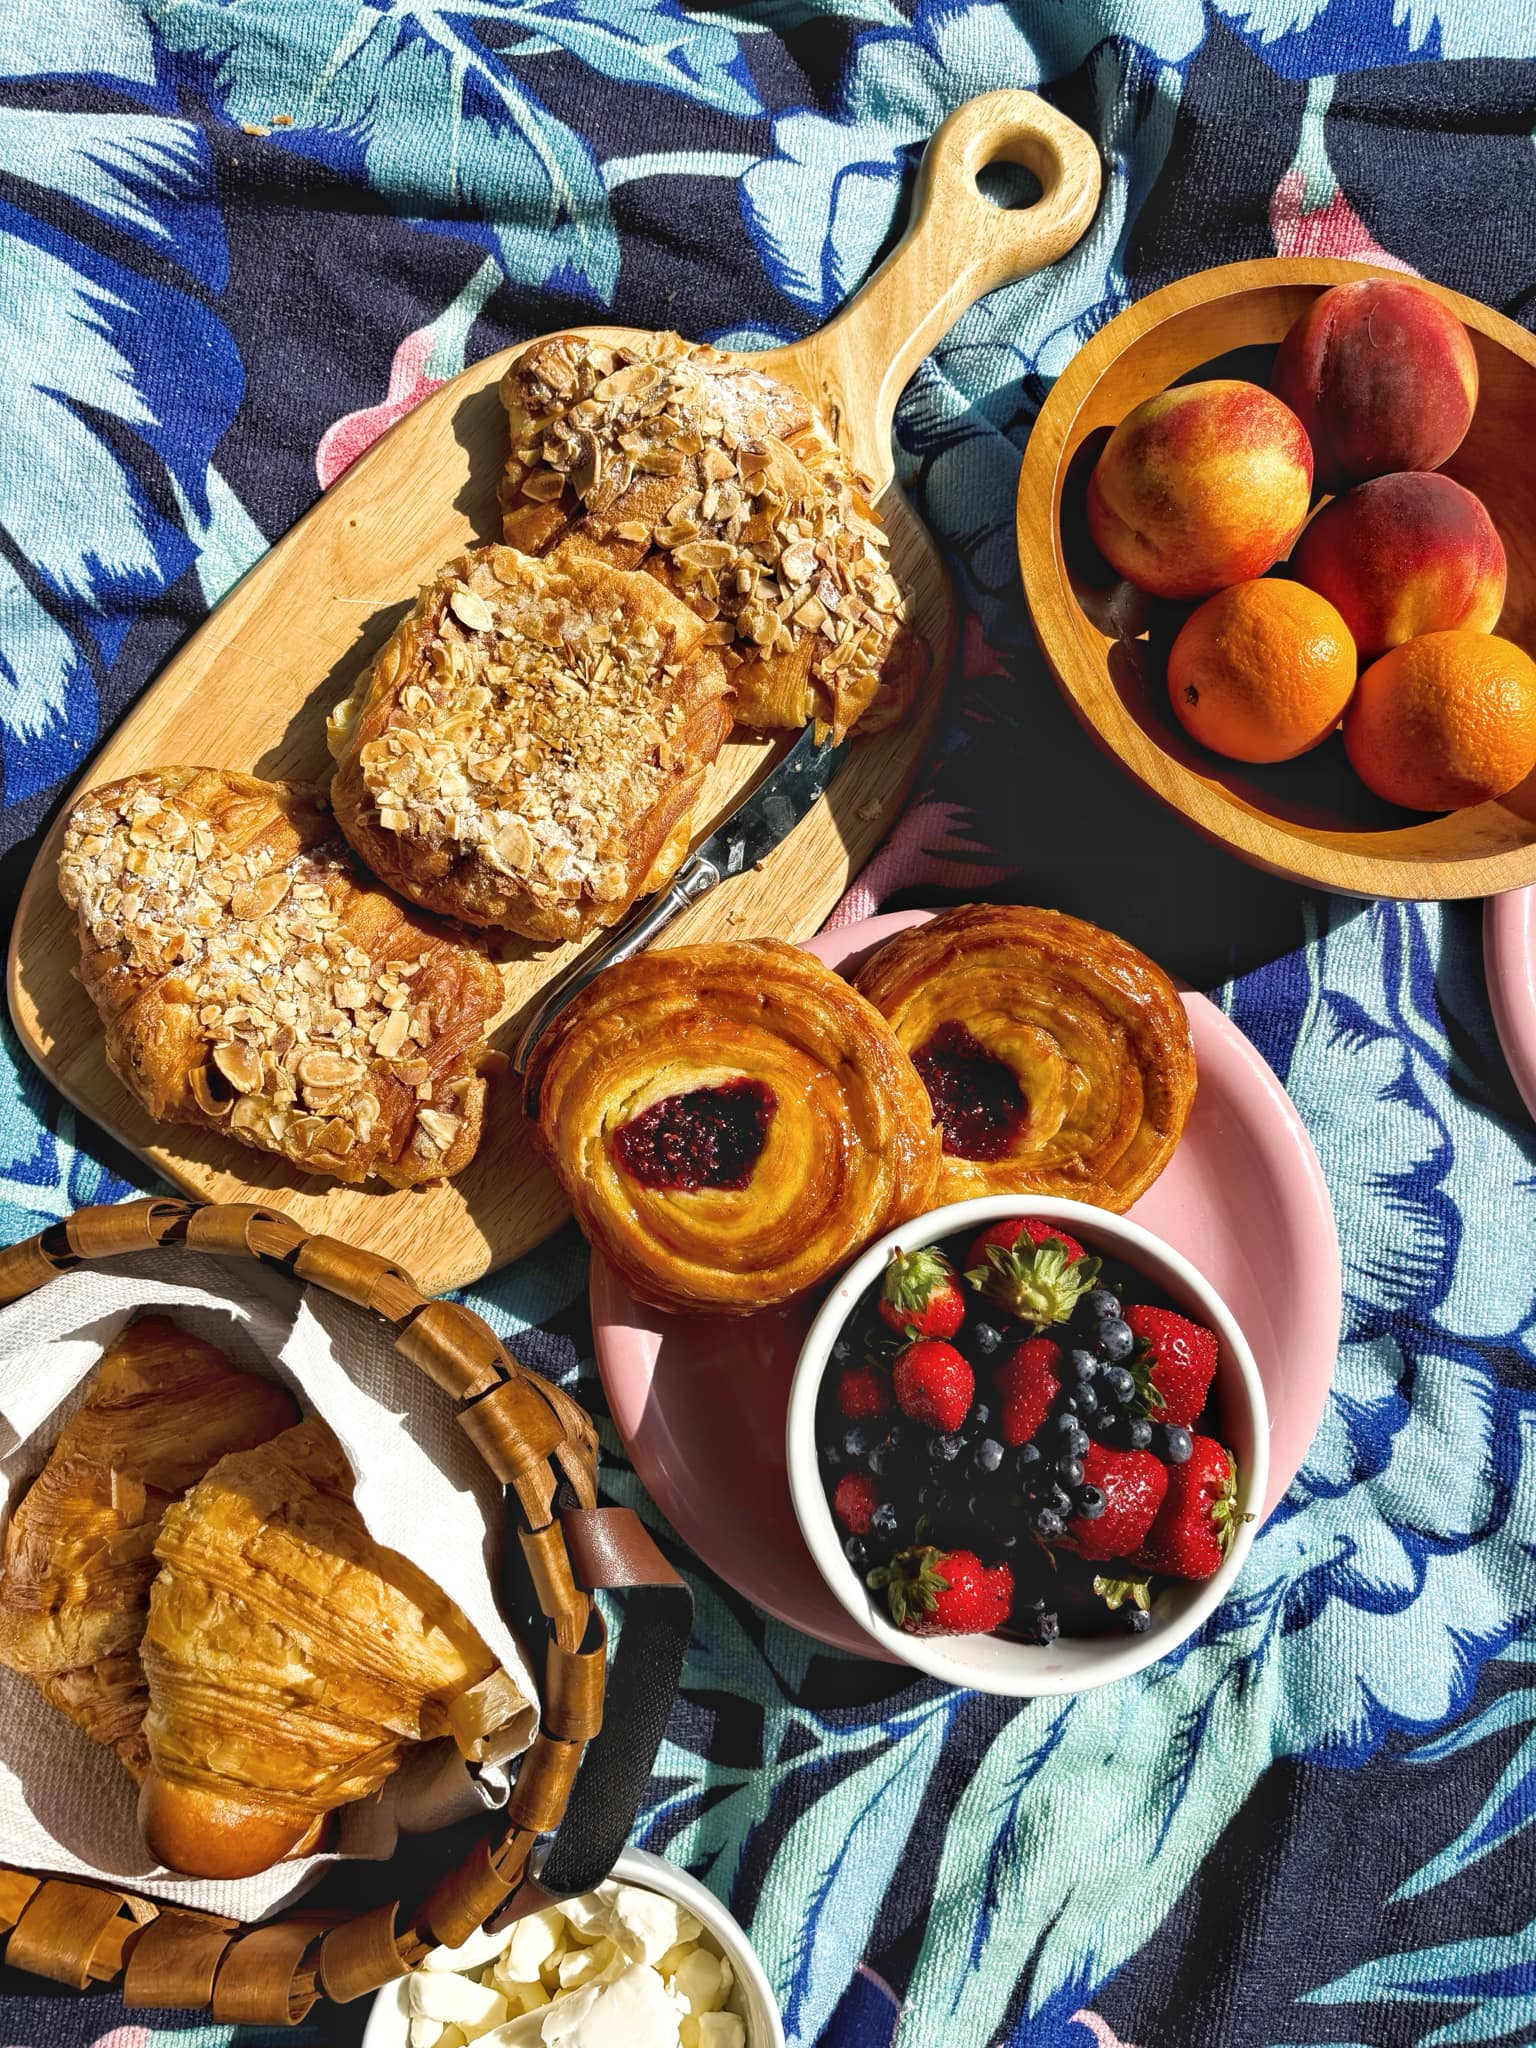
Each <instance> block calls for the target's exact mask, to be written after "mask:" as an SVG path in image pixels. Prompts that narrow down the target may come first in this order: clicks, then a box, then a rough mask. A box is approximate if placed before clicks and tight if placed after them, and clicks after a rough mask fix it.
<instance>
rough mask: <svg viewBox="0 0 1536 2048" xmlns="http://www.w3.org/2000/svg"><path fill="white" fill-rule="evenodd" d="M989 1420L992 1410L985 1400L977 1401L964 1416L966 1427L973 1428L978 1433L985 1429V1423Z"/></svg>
mask: <svg viewBox="0 0 1536 2048" xmlns="http://www.w3.org/2000/svg"><path fill="white" fill-rule="evenodd" d="M991 1420H992V1410H991V1409H990V1408H989V1407H988V1406H987V1404H986V1402H985V1401H978V1402H977V1403H976V1405H975V1407H974V1408H973V1409H972V1410H971V1412H970V1414H969V1415H968V1416H967V1417H966V1418H965V1424H966V1428H967V1429H973V1430H975V1431H976V1433H977V1434H978V1435H980V1434H981V1433H982V1432H983V1431H985V1429H986V1426H987V1424H988V1423H989V1422H990V1421H991Z"/></svg>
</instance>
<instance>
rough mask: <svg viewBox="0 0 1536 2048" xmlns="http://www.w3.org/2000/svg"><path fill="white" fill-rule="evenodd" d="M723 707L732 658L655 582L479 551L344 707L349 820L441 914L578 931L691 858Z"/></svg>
mask: <svg viewBox="0 0 1536 2048" xmlns="http://www.w3.org/2000/svg"><path fill="white" fill-rule="evenodd" d="M726 694H727V686H726V679H725V669H724V666H723V664H722V662H721V660H720V654H719V650H718V649H717V648H714V647H710V646H707V645H706V644H705V641H704V629H703V627H702V626H701V625H700V623H699V621H698V619H697V618H695V616H694V615H693V613H692V612H691V611H689V609H688V607H687V606H686V605H684V604H681V603H679V602H678V600H677V599H676V598H675V597H673V596H671V595H670V593H669V592H667V591H665V590H663V589H662V587H661V586H660V584H658V583H657V582H656V581H655V580H654V579H653V578H651V577H649V576H629V575H624V574H622V573H620V572H619V571H617V570H614V569H610V568H606V567H604V565H603V564H602V563H600V562H594V561H571V562H535V561H532V560H530V559H529V557H528V556H527V555H521V554H519V553H518V552H517V550H516V549H515V548H504V547H486V548H476V549H474V550H473V551H472V552H471V553H469V554H466V555H462V556H460V557H459V558H458V560H456V561H453V562H450V563H448V564H447V566H446V567H445V568H444V569H442V570H441V571H440V572H439V573H438V575H437V577H436V578H435V579H434V581H433V582H431V583H429V584H428V585H427V587H426V588H425V589H424V590H423V591H422V593H421V596H420V598H419V600H418V601H417V604H416V608H415V610H414V611H412V612H411V614H410V615H409V617H408V618H406V619H404V620H403V621H402V622H401V624H400V625H399V626H398V627H397V628H396V630H395V632H394V634H393V635H392V637H391V638H390V639H389V640H388V641H387V642H386V643H385V645H384V646H383V648H381V650H380V652H379V654H378V656H377V658H376V660H375V661H374V664H373V667H372V669H371V670H370V671H369V673H368V674H367V675H365V676H364V678H363V680H362V682H361V683H360V684H359V686H358V689H357V690H356V692H355V693H354V694H353V695H352V696H351V697H350V698H348V699H347V700H346V701H345V702H344V703H343V704H341V705H340V706H339V707H338V708H337V710H336V711H335V712H334V713H333V714H332V717H331V721H330V732H329V737H330V744H331V752H332V753H333V754H334V755H335V756H336V762H337V767H336V774H335V778H334V780H333V781H332V784H331V802H332V804H333V805H334V807H335V811H336V822H337V823H338V824H339V825H340V827H341V829H342V831H343V832H344V833H345V834H346V836H347V838H348V839H349V840H350V841H351V842H352V844H353V846H354V847H355V848H356V849H357V851H358V853H359V854H360V855H361V857H362V858H363V859H364V860H365V861H366V862H367V863H368V865H369V867H371V868H372V869H373V871H374V873H375V874H376V875H379V876H380V877H382V879H383V880H384V881H386V882H388V883H389V885H390V886H391V888H394V889H398V890H399V891H400V893H401V895H402V896H409V897H410V898H411V900H412V901H413V902H415V903H420V904H421V905H423V907H424V908H426V909H428V910H436V911H440V912H442V913H443V914H444V915H445V916H450V917H458V918H462V919H464V920H465V921H466V922H467V923H469V924H475V925H489V926H494V927H499V928H501V929H503V930H506V931H514V932H520V933H521V934H522V935H523V936H524V937H525V938H530V939H546V940H549V939H577V938H581V937H584V936H585V934H586V933H588V932H591V931H595V930H596V929H598V928H599V927H600V926H603V925H609V924H613V923H614V922H616V920H617V919H618V918H620V917H621V916H622V915H623V914H624V912H625V911H626V910H627V909H628V908H629V906H630V904H631V903H633V902H634V900H635V898H636V897H637V896H641V895H644V894H645V893H646V892H647V891H649V890H651V889H657V888H660V886H661V885H662V883H663V882H665V881H666V880H667V878H668V877H669V876H670V874H671V873H672V870H673V869H674V868H675V867H676V866H677V864H678V862H679V861H680V860H681V859H682V857H683V855H684V854H685V853H686V852H687V850H688V839H689V818H690V813H691V812H692V809H693V805H694V800H695V798H696V797H697V796H698V793H699V790H700V788H701V787H702V785H703V781H704V774H705V771H706V769H707V768H708V767H709V764H710V762H711V761H713V760H714V758H715V756H716V754H718V753H719V751H720V747H721V744H722V742H723V741H724V739H725V736H726V734H727V733H728V732H729V731H730V729H731V714H730V708H729V705H728V704H727V702H726Z"/></svg>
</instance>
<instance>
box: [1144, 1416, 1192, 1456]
mask: <svg viewBox="0 0 1536 2048" xmlns="http://www.w3.org/2000/svg"><path fill="white" fill-rule="evenodd" d="M1194 1448H1195V1440H1194V1438H1193V1437H1192V1436H1191V1435H1190V1433H1189V1431H1188V1430H1187V1429H1186V1428H1185V1427H1184V1425H1183V1423H1182V1422H1168V1423H1164V1424H1163V1425H1162V1427H1161V1428H1160V1429H1159V1430H1158V1431H1157V1432H1156V1441H1155V1442H1154V1444H1153V1449H1154V1450H1155V1451H1156V1452H1157V1455H1158V1456H1159V1457H1160V1458H1161V1459H1162V1460H1163V1461H1164V1463H1165V1464H1169V1465H1187V1464H1188V1462H1189V1460H1190V1457H1191V1455H1192V1454H1193V1451H1194Z"/></svg>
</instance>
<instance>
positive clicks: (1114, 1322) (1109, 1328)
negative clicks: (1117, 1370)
mask: <svg viewBox="0 0 1536 2048" xmlns="http://www.w3.org/2000/svg"><path fill="white" fill-rule="evenodd" d="M1099 1349H1100V1350H1101V1351H1102V1352H1103V1354H1104V1356H1105V1357H1106V1358H1107V1359H1108V1360H1109V1362H1110V1364H1111V1365H1118V1364H1119V1363H1120V1361H1121V1359H1122V1358H1129V1357H1130V1355H1131V1353H1132V1352H1133V1351H1134V1350H1135V1349H1136V1337H1135V1333H1134V1332H1133V1330H1132V1329H1131V1326H1130V1324H1129V1323H1128V1322H1126V1320H1125V1318H1124V1317H1123V1316H1110V1317H1109V1318H1108V1319H1107V1320H1106V1321H1105V1322H1102V1323H1100V1325H1099Z"/></svg>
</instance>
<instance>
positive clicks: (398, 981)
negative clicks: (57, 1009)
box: [59, 768, 502, 1187]
mask: <svg viewBox="0 0 1536 2048" xmlns="http://www.w3.org/2000/svg"><path fill="white" fill-rule="evenodd" d="M59 888H60V890H61V892H62V894H63V896H64V900H65V902H66V903H68V904H69V905H70V906H71V907H72V908H73V909H74V911H75V912H76V914H77V917H78V920H79V927H80V963H81V964H80V978H81V980H82V982H83V983H84V985H85V988H86V991H87V993H88V994H89V995H90V997H91V999H92V1001H93V1002H94V1003H95V1005H96V1008H97V1010H98V1011H99V1013H100V1015H101V1019H102V1022H103V1024H104V1025H105V1027H106V1049H107V1059H108V1062H109V1064H110V1065H111V1067H112V1069H113V1071H114V1072H115V1073H116V1074H117V1075H118V1076H119V1078H120V1079H121V1080H122V1081H123V1083H124V1084H125V1086H126V1087H127V1088H128V1089H129V1090H130V1092H131V1093H132V1094H133V1095H134V1096H135V1097H137V1099H138V1100H139V1101H140V1102H141V1103H142V1104H143V1106H144V1107H145V1109H147V1110H148V1112H149V1114H150V1115H151V1116H152V1117H154V1118H155V1119H156V1120H157V1121H158V1122H162V1123H182V1124H198V1125H201V1126H203V1127H204V1128H206V1129H209V1130H214V1131H218V1132H223V1133H227V1134H228V1135H229V1136H231V1137H233V1138H237V1139H239V1140H240V1141H241V1143H243V1144H246V1145H251V1146H255V1147H256V1148H258V1149H259V1150H263V1151H268V1152H276V1153H278V1154H279V1155H280V1156H281V1157H283V1158H285V1159H287V1160H289V1161H291V1162H292V1163H293V1164H294V1165H296V1166H299V1167H301V1168H303V1169H304V1170H305V1171H306V1172H311V1173H325V1174H330V1175H333V1176H334V1177H335V1178H336V1179H338V1180H346V1181H360V1180H365V1179H367V1178H369V1177H370V1176H373V1175H377V1176H378V1177H379V1178H380V1179H381V1180H384V1181H387V1182H388V1183H389V1184H390V1185H391V1186H394V1187H409V1186H411V1185H413V1184H415V1183H417V1182H420V1181H430V1180H437V1179H439V1178H441V1177H443V1176H445V1175H448V1174H453V1173H456V1172H457V1171H458V1170H459V1169H460V1168H461V1167H462V1166H464V1165H466V1164H467V1163H468V1161H469V1160H470V1159H471V1158H472V1157H473V1156H474V1152H475V1148H476V1146H477V1145H478V1143H479V1139H480V1127H481V1120H482V1115H483V1110H484V1099H485V1081H484V1079H483V1077H482V1076H481V1074H480V1073H479V1071H478V1067H479V1063H480V1061H481V1058H482V1055H483V1053H484V1049H485V1048H484V1040H485V1033H486V1030H487V1028H488V1027H489V1025H490V1023H491V1020H492V1019H493V1017H494V1016H495V1014H496V1011H497V1009H498V1008H499V1006H500V1003H501V994H502V990H501V977H500V975H499V974H498V973H497V971H496V969H495V967H494V966H492V964H491V962H490V961H489V960H488V959H487V958H486V957H485V955H484V953H483V952H481V951H480V950H479V948H478V947H477V946H475V945H474V944H472V943H471V942H470V941H469V940H467V939H466V938H465V937H464V936H463V935H462V934H459V933H454V932H451V931H449V930H447V929H445V928H444V927H442V926H438V925H434V924H432V923H430V922H429V921H428V920H426V919H424V918H421V917H419V916H417V915H415V914H414V913H413V912H411V911H409V910H407V909H405V908H404V907H403V906H402V905H400V904H399V903H397V902H396V901H395V900H394V898H393V897H391V896H389V895H387V894H386V893H385V891H384V890H382V889H379V888H377V887H373V886H370V885H369V884H367V883H366V882H365V881H364V880H363V879H362V878H361V877H360V876H359V874H358V872H357V870H356V868H355V867H354V865H353V863H352V860H351V857H350V855H349V854H348V852H347V849H346V848H345V846H344V845H343V844H342V842H341V841H340V840H339V839H338V838H337V837H336V835H335V828H334V826H333V824H332V822H331V820H330V819H329V818H328V817H327V815H326V814H325V812H324V811H323V810H322V809H321V808H320V806H319V803H318V801H317V798H316V794H315V792H314V791H313V790H311V789H308V788H306V787H304V786H303V785H300V784H296V783H280V782H262V781H258V780H257V779H256V778H255V777H254V776H250V775H236V774H233V773H231V772H229V771H227V770H223V769H214V768H160V769H152V770H146V771H145V772H144V773H142V774H138V775H130V776H128V777H126V778H125V779H124V780H122V781H120V782H112V783H106V784H104V785H102V786H101V787H100V788H97V789H93V790H91V791H89V792H88V793H87V794H86V795H85V796H83V797H82V798H81V799H80V800H79V802H78V803H77V804H76V805H75V807H74V809H73V811H72V812H71V813H70V816H69V819H68V822H67V825H66V828H65V835H64V847H63V852H62V853H61V855H60V859H59Z"/></svg>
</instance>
